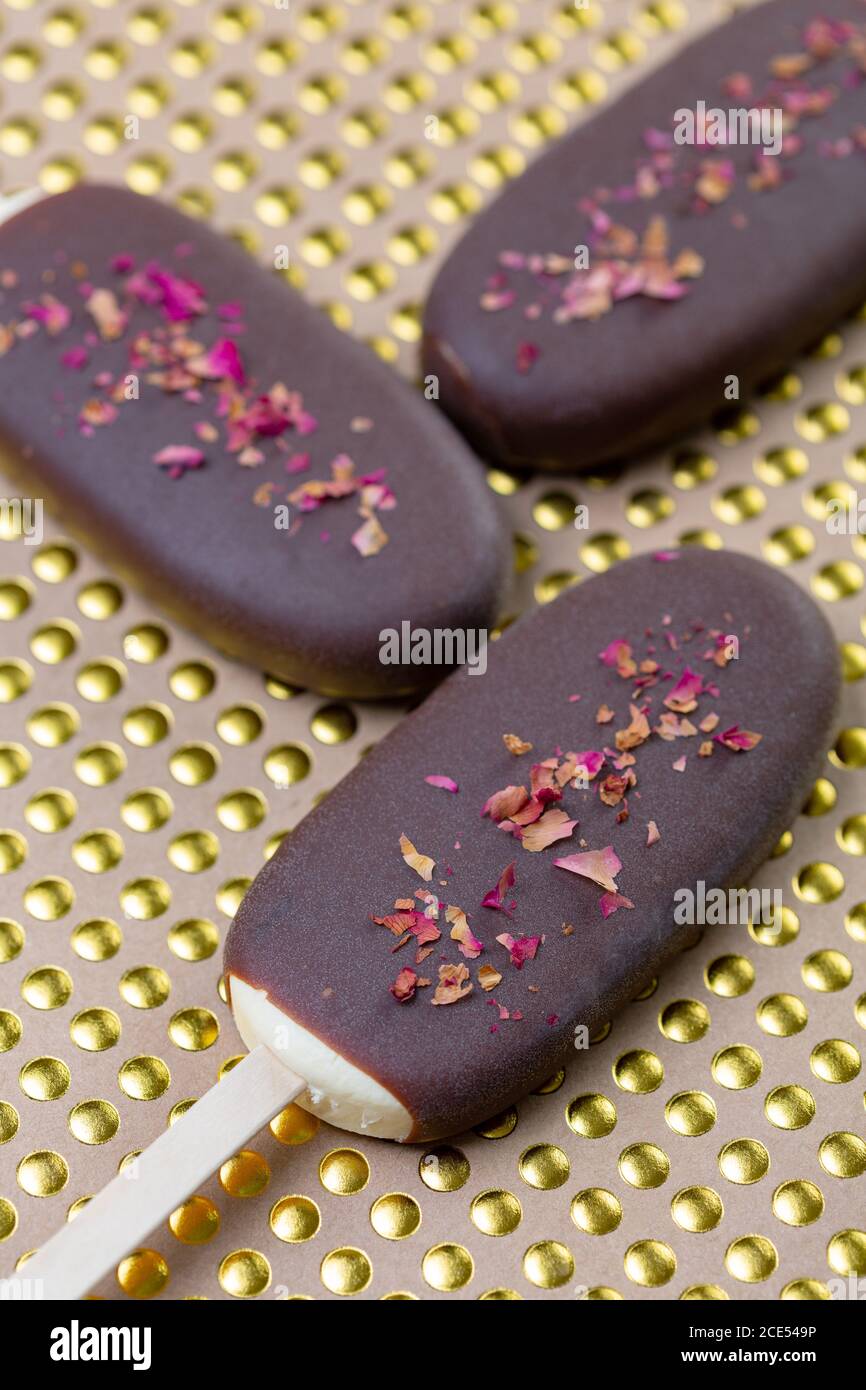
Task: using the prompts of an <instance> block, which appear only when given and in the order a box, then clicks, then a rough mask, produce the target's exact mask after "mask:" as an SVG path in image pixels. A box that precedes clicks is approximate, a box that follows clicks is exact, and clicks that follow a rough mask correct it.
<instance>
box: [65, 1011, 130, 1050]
mask: <svg viewBox="0 0 866 1390" xmlns="http://www.w3.org/2000/svg"><path fill="white" fill-rule="evenodd" d="M69 1036H70V1038H71V1039H72V1041H73V1042H74V1043H75V1046H76V1047H80V1048H81V1049H82V1051H83V1052H105V1051H107V1049H108V1048H110V1047H114V1046H115V1044H116V1043H117V1041H118V1039H119V1038H120V1019H119V1018H118V1016H117V1014H116V1013H115V1012H114V1010H113V1009H100V1008H92V1009H82V1010H81V1011H80V1013H77V1014H76V1015H75V1017H74V1018H73V1020H72V1022H71V1023H70V1025H69Z"/></svg>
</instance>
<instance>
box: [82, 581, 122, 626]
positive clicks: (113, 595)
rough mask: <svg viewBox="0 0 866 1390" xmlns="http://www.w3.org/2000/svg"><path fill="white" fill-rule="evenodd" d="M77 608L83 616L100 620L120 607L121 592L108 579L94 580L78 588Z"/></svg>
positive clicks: (109, 615) (110, 615) (108, 616)
mask: <svg viewBox="0 0 866 1390" xmlns="http://www.w3.org/2000/svg"><path fill="white" fill-rule="evenodd" d="M75 601H76V603H77V605H78V610H79V612H80V613H83V615H84V617H85V618H91V619H93V620H94V621H96V622H102V621H104V620H105V619H106V618H110V617H112V615H113V614H115V613H116V612H117V610H118V609H119V608H120V607H121V605H122V603H123V592H122V590H121V589H119V588H118V586H117V585H116V584H113V583H112V582H111V581H110V580H108V579H100V580H95V581H94V582H93V583H92V584H85V586H84V587H83V588H82V589H79V591H78V595H77V597H76V600H75Z"/></svg>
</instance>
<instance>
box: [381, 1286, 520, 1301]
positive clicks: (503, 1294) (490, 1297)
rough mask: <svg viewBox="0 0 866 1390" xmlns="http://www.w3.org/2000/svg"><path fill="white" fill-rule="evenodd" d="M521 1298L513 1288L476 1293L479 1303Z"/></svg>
mask: <svg viewBox="0 0 866 1390" xmlns="http://www.w3.org/2000/svg"><path fill="white" fill-rule="evenodd" d="M407 1296H410V1297H412V1298H414V1297H415V1295H414V1294H412V1295H407ZM522 1300H523V1295H522V1294H519V1293H517V1292H516V1290H514V1289H487V1290H486V1291H485V1292H484V1293H480V1294H479V1295H478V1302H479V1303H513V1302H518V1303H520V1302H522Z"/></svg>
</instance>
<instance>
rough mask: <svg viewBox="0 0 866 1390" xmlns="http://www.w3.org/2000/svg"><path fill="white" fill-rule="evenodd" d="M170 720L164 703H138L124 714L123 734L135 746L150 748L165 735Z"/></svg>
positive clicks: (168, 711) (167, 731)
mask: <svg viewBox="0 0 866 1390" xmlns="http://www.w3.org/2000/svg"><path fill="white" fill-rule="evenodd" d="M171 720H172V716H171V711H170V710H169V709H168V708H167V707H166V706H165V705H160V704H149V705H139V706H138V707H137V708H136V709H131V710H130V711H129V713H128V714H125V715H124V717H123V734H124V737H125V738H127V739H128V740H129V742H130V743H132V744H134V745H135V747H136V748H152V747H153V745H154V744H155V743H159V742H161V740H162V739H164V738H166V737H167V735H168V733H169V731H170V729H171Z"/></svg>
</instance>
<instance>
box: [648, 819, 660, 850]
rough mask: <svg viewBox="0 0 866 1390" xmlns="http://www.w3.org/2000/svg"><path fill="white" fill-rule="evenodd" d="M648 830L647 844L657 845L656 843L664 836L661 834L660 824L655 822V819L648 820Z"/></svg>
mask: <svg viewBox="0 0 866 1390" xmlns="http://www.w3.org/2000/svg"><path fill="white" fill-rule="evenodd" d="M646 831H647V834H646V842H647V845H655V844H657V843H658V841H659V840H660V839H661V837H662V836H661V831H660V830H659V828H658V826H657V825H656V823H655V821H654V820H651V821H647V827H646Z"/></svg>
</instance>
